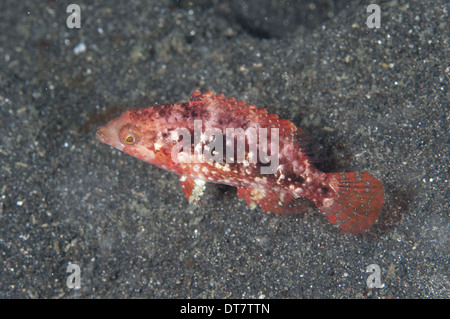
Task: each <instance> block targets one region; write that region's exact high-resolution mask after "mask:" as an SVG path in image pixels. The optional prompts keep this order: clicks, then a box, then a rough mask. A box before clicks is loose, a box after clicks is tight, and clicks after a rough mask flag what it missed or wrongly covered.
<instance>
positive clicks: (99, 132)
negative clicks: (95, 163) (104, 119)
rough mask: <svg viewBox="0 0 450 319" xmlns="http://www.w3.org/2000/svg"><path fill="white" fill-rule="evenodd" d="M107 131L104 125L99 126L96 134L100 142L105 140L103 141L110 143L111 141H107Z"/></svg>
mask: <svg viewBox="0 0 450 319" xmlns="http://www.w3.org/2000/svg"><path fill="white" fill-rule="evenodd" d="M105 132H106V129H105V127H104V126H100V127H98V128H97V133H95V136H96V137H97V139H98V140H99V141H100V142H103V143H105V144H109V143H108V142H107V140H108V138H107V135H106V133H105Z"/></svg>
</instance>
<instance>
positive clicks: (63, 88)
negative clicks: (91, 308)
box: [0, 0, 449, 298]
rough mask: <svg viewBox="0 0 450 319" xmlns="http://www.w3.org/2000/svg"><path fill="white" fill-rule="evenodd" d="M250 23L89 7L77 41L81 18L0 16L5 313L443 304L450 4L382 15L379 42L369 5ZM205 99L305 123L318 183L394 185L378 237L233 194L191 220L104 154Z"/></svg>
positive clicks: (147, 173)
mask: <svg viewBox="0 0 450 319" xmlns="http://www.w3.org/2000/svg"><path fill="white" fill-rule="evenodd" d="M238 3H239V2H228V1H219V0H211V1H207V0H204V1H192V2H191V1H178V2H177V1H169V0H167V1H159V2H157V3H155V4H152V3H150V2H149V3H146V2H143V1H124V2H122V1H107V2H106V1H105V2H102V3H100V2H95V3H94V4H92V5H87V4H85V3H81V2H80V3H79V5H80V6H81V29H69V28H67V26H66V19H67V16H68V15H69V14H68V13H66V7H67V4H68V3H64V2H62V1H9V0H8V1H2V3H1V4H0V30H1V32H0V106H1V108H0V163H1V167H0V180H1V185H0V196H1V197H0V271H1V275H0V298H14V297H21V298H78V297H84V298H124V297H141V298H146V297H148V298H154V297H163V298H164V297H170V298H181V297H193V298H226V297H231V298H241V297H242V298H449V278H448V275H449V238H448V236H449V194H448V180H449V173H448V164H449V97H448V81H449V49H448V45H449V43H448V42H449V26H448V21H449V17H448V4H446V1H430V2H428V1H417V0H416V1H380V2H379V3H378V4H379V6H380V8H381V28H380V29H370V28H368V27H367V26H366V24H365V22H366V19H367V17H368V15H369V14H368V13H366V8H367V5H368V4H369V3H370V2H367V1H342V2H341V4H340V3H338V4H335V3H334V2H333V1H318V2H316V3H315V4H311V2H310V1H307V2H306V1H305V2H303V1H298V2H297V1H291V2H290V5H287V2H286V1H280V4H279V6H274V5H273V1H269V0H267V1H261V0H258V1H247V2H246V4H238ZM344 3H345V4H344ZM195 89H200V90H202V91H206V90H209V89H211V90H213V91H215V92H216V93H224V94H225V95H226V96H227V97H235V98H237V99H240V100H246V101H248V102H250V103H253V104H256V105H257V106H258V107H265V108H267V109H268V110H269V112H271V113H276V114H278V115H279V116H280V117H281V118H286V119H289V120H291V121H293V122H294V123H295V124H296V125H297V126H299V127H301V128H303V130H305V131H306V132H307V133H308V134H309V135H311V136H312V137H314V138H315V139H316V140H317V142H318V144H320V145H322V146H323V149H322V153H323V154H324V155H325V154H326V155H327V157H326V158H327V159H326V160H324V161H322V162H321V163H319V166H320V167H321V168H322V169H324V170H327V171H368V172H371V173H373V174H374V175H376V176H377V177H378V178H380V179H382V181H383V183H384V185H385V189H386V193H387V197H386V198H387V199H386V206H385V210H384V211H383V213H382V216H381V217H380V220H379V221H378V223H377V224H376V225H375V226H374V227H373V228H372V229H371V230H370V231H369V232H368V233H366V234H365V235H363V236H358V237H355V236H352V235H345V234H342V233H340V232H339V230H338V229H337V228H335V227H333V226H332V225H331V224H330V223H329V222H328V221H327V220H326V219H325V218H323V217H322V216H321V215H320V214H319V213H318V211H313V212H308V213H307V214H306V215H304V216H280V215H275V214H268V213H264V212H263V211H261V210H260V209H256V210H253V211H250V210H249V209H248V208H247V207H246V205H245V203H244V202H243V201H241V200H238V199H237V198H236V191H235V190H234V189H233V188H229V187H219V186H213V187H211V188H210V189H209V190H208V192H207V194H206V196H204V198H203V201H202V205H201V206H199V207H193V206H190V205H189V204H188V202H187V201H186V199H185V198H184V195H183V193H182V192H181V188H180V185H179V182H178V177H177V176H175V175H173V174H170V173H168V172H165V171H163V170H161V169H159V168H157V167H153V166H150V165H148V164H146V163H144V162H140V161H138V160H136V159H134V158H132V157H130V156H128V155H125V154H120V153H119V152H118V151H116V150H114V149H112V148H110V147H108V146H106V145H104V144H101V143H100V142H98V141H97V140H96V138H95V129H96V127H97V126H99V125H102V124H104V123H105V122H107V121H108V120H110V119H112V118H113V117H114V116H116V115H118V114H119V113H120V112H121V111H122V110H124V109H126V108H129V107H132V106H141V107H143V106H147V105H151V104H163V103H171V102H183V101H187V100H188V99H189V97H190V94H191V93H192V91H194V90H195ZM72 263H75V264H78V265H79V266H80V270H81V289H78V290H73V289H69V288H68V287H67V286H66V278H67V276H68V275H69V274H68V273H66V268H67V266H68V265H69V264H72ZM370 264H377V265H379V266H380V269H381V282H382V283H383V284H384V287H383V288H379V289H375V288H372V289H370V288H368V287H367V285H366V280H367V277H368V276H369V273H368V272H366V267H367V266H369V265H370Z"/></svg>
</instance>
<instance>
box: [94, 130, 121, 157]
mask: <svg viewBox="0 0 450 319" xmlns="http://www.w3.org/2000/svg"><path fill="white" fill-rule="evenodd" d="M95 136H96V137H97V139H98V140H99V141H100V142H102V143H105V144H108V145H110V146H112V147H115V148H117V149H118V150H121V151H122V150H123V148H124V145H122V143H120V142H119V140H118V137H117V133H116V132H115V130H114V127H111V126H109V125H105V126H100V127H99V128H97V132H96V133H95Z"/></svg>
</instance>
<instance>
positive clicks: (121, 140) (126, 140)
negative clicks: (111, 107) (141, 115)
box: [96, 110, 148, 159]
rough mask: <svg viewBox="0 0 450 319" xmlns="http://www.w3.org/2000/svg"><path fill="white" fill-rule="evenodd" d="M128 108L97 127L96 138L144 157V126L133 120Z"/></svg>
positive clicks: (133, 154)
mask: <svg viewBox="0 0 450 319" xmlns="http://www.w3.org/2000/svg"><path fill="white" fill-rule="evenodd" d="M133 111H134V110H128V111H126V112H124V113H123V114H122V115H120V116H119V117H117V118H115V119H113V120H111V121H110V122H108V123H107V124H106V125H104V126H100V127H99V128H97V134H96V136H97V139H98V140H99V141H100V142H103V143H105V144H108V145H110V146H112V147H115V148H116V149H118V150H120V151H123V152H125V153H128V154H130V155H132V156H135V157H138V158H142V159H144V158H145V157H146V153H147V152H148V148H147V147H146V146H147V145H148V141H146V138H145V135H144V134H143V132H144V126H143V125H142V123H140V122H138V121H135V120H133V118H132V116H131V114H132V112H133Z"/></svg>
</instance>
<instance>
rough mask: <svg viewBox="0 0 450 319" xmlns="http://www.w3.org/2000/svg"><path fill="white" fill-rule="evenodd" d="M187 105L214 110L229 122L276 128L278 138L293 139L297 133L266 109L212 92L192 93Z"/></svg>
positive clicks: (288, 124) (287, 121)
mask: <svg viewBox="0 0 450 319" xmlns="http://www.w3.org/2000/svg"><path fill="white" fill-rule="evenodd" d="M189 105H190V106H196V105H205V107H206V108H215V109H214V113H219V114H217V115H216V116H217V117H228V118H230V120H231V119H236V121H237V122H241V123H243V122H247V123H253V124H255V125H257V126H258V127H263V128H264V127H266V128H278V129H280V131H279V136H280V137H288V138H294V136H295V134H296V132H297V127H296V126H295V125H294V124H293V123H292V122H291V121H289V120H284V119H279V118H278V116H277V115H276V114H270V113H268V112H267V110H266V109H258V108H257V107H256V105H254V104H247V103H246V102H244V101H237V100H236V99H235V98H225V96H224V95H223V94H218V95H214V93H213V92H212V91H207V92H205V93H203V94H202V93H201V92H200V91H199V90H196V91H194V93H192V96H191V99H190V100H189ZM237 127H238V126H237Z"/></svg>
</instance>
